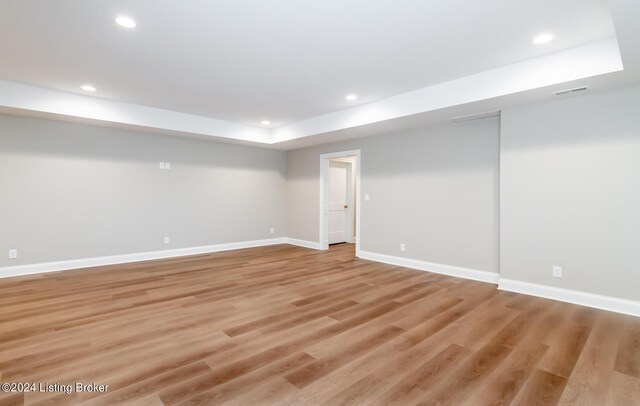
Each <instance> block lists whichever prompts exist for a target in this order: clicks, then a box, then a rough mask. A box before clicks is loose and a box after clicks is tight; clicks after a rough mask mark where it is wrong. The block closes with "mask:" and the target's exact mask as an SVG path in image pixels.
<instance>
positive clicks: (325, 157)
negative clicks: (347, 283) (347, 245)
mask: <svg viewBox="0 0 640 406" xmlns="http://www.w3.org/2000/svg"><path fill="white" fill-rule="evenodd" d="M352 156H355V157H356V162H355V171H356V196H357V198H356V236H357V237H358V238H357V239H356V257H360V240H361V238H360V214H361V213H362V198H361V186H360V185H361V179H362V173H361V168H362V154H361V153H360V150H359V149H353V150H350V151H340V152H331V153H327V154H320V182H319V183H320V202H319V210H318V211H319V214H320V216H319V219H318V221H319V223H318V229H319V230H318V231H319V236H318V244H319V247H320V248H319V249H321V250H327V249H329V234H328V230H329V224H328V221H329V216H328V211H327V210H328V198H329V195H328V194H327V190H328V184H329V160H330V159H332V158H348V157H352Z"/></svg>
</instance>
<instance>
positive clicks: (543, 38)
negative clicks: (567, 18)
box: [533, 33, 553, 45]
mask: <svg viewBox="0 0 640 406" xmlns="http://www.w3.org/2000/svg"><path fill="white" fill-rule="evenodd" d="M551 40H553V34H549V33H544V34H540V35H538V36H536V37H535V38H534V39H533V43H534V44H536V45H540V44H546V43H547V42H550V41H551Z"/></svg>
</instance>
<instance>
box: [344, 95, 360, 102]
mask: <svg viewBox="0 0 640 406" xmlns="http://www.w3.org/2000/svg"><path fill="white" fill-rule="evenodd" d="M345 99H347V100H349V101H354V100H358V96H356V95H355V94H348V95H347V97H345Z"/></svg>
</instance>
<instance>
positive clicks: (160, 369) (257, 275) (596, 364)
mask: <svg viewBox="0 0 640 406" xmlns="http://www.w3.org/2000/svg"><path fill="white" fill-rule="evenodd" d="M0 380H1V381H2V382H3V383H6V382H19V383H33V382H35V383H48V384H50V385H55V384H64V385H67V384H74V385H75V383H76V382H80V383H84V384H91V383H95V384H102V385H109V386H108V391H107V392H105V393H99V392H76V391H71V393H70V394H67V393H64V392H62V393H61V392H51V391H49V392H42V391H36V392H28V393H0V404H2V405H13V404H15V405H21V404H27V405H54V404H76V403H82V404H85V405H113V404H136V405H138V404H139V405H149V406H152V405H163V404H164V405H175V404H180V405H210V404H222V403H224V404H234V405H270V404H278V405H280V404H288V405H331V406H333V405H345V404H354V405H391V404H393V405H436V404H453V405H458V404H468V405H506V404H514V405H536V404H567V405H568V404H572V405H597V406H600V405H638V404H640V319H639V318H634V317H631V316H623V315H619V314H615V313H609V312H604V311H598V310H594V309H589V308H585V307H580V306H575V305H570V304H565V303H560V302H554V301H550V300H545V299H539V298H533V297H529V296H524V295H518V294H514V293H509V292H504V291H498V290H497V289H496V287H495V286H494V285H490V284H486V283H480V282H473V281H467V280H463V279H457V278H452V277H447V276H442V275H437V274H432V273H428V272H421V271H415V270H411V269H406V268H400V267H396V266H391V265H385V264H380V263H375V262H370V261H365V260H359V259H355V258H354V255H353V247H352V246H350V245H341V246H336V247H334V248H332V249H331V250H330V251H328V252H321V251H314V250H307V249H304V248H298V247H293V246H288V245H280V246H272V247H263V248H253V249H247V250H238V251H229V252H224V253H216V254H208V255H198V256H193V257H183V258H175V259H168V260H158V261H148V262H141V263H135V264H126V265H114V266H105V267H99V268H93V269H85V270H76V271H66V272H59V273H51V274H41V275H36V276H28V277H20V278H9V279H1V280H0ZM53 389H56V388H55V387H53Z"/></svg>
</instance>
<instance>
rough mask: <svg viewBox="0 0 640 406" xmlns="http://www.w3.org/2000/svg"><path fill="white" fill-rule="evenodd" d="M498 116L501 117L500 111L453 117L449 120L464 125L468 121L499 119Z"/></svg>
mask: <svg viewBox="0 0 640 406" xmlns="http://www.w3.org/2000/svg"><path fill="white" fill-rule="evenodd" d="M498 116H500V110H494V111H486V112H484V113H474V114H467V115H466V116H458V117H452V118H450V119H449V120H451V121H453V122H454V123H464V122H466V121H473V120H481V119H483V118H489V117H498Z"/></svg>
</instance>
